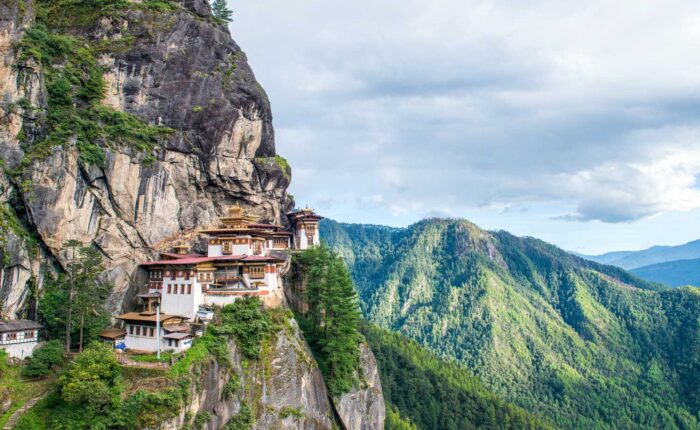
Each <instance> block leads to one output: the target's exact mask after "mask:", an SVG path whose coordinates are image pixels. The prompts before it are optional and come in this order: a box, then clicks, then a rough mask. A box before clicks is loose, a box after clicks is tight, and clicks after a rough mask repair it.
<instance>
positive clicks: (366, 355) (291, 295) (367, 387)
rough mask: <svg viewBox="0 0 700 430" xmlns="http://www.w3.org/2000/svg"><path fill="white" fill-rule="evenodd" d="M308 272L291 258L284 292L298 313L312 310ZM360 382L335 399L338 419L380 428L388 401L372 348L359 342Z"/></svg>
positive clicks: (360, 429)
mask: <svg viewBox="0 0 700 430" xmlns="http://www.w3.org/2000/svg"><path fill="white" fill-rule="evenodd" d="M306 284H307V274H306V272H305V270H304V265H303V264H302V263H301V262H300V261H299V259H296V258H292V259H291V262H290V265H289V271H288V272H287V275H286V276H285V278H284V283H283V285H284V294H285V297H286V299H287V301H288V303H289V305H290V306H291V308H292V309H293V310H294V311H295V312H298V313H302V314H304V313H306V312H308V311H309V304H308V302H307V301H306V299H305V291H306ZM359 349H360V366H359V369H358V371H357V380H358V386H357V387H355V388H353V389H352V390H351V391H350V392H348V393H345V394H343V395H342V396H340V397H335V398H333V399H332V401H333V405H334V408H335V411H336V414H337V416H338V419H339V421H340V422H341V424H342V425H343V428H345V429H346V430H381V429H383V428H384V420H385V418H386V405H385V402H384V395H383V393H382V382H381V380H380V379H379V368H378V367H377V361H376V359H375V357H374V354H373V353H372V350H371V349H370V348H369V346H368V345H367V344H366V343H360V345H359Z"/></svg>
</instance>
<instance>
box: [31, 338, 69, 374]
mask: <svg viewBox="0 0 700 430" xmlns="http://www.w3.org/2000/svg"><path fill="white" fill-rule="evenodd" d="M64 352H65V349H64V347H63V344H62V343H61V341H60V340H50V341H48V342H46V343H45V344H44V345H42V346H41V347H39V348H37V350H36V351H34V353H33V354H32V356H31V357H29V363H28V364H27V366H26V367H25V368H24V369H22V373H23V374H24V375H25V376H29V377H33V378H42V377H45V376H48V375H49V374H50V373H51V371H52V370H53V369H54V368H55V367H56V366H58V365H60V364H61V363H63V353H64Z"/></svg>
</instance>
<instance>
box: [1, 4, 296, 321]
mask: <svg viewBox="0 0 700 430" xmlns="http://www.w3.org/2000/svg"><path fill="white" fill-rule="evenodd" d="M19 1H22V2H25V1H26V4H25V6H22V7H20V3H18V2H19ZM0 12H1V13H0V100H2V101H3V103H2V105H0V153H1V154H2V157H3V160H4V165H3V166H0V169H2V171H3V175H2V176H3V178H2V181H1V182H0V185H2V189H0V203H3V204H5V205H6V206H7V207H9V209H10V210H11V211H13V212H14V216H16V217H17V218H18V219H19V220H21V221H22V224H23V227H24V230H25V232H26V233H29V234H35V235H36V238H37V239H38V244H39V245H38V251H36V250H35V251H34V252H33V255H35V257H34V258H33V259H32V261H31V262H30V261H29V259H28V258H27V259H23V261H21V262H20V264H19V265H18V264H14V265H13V266H6V267H4V270H3V278H2V283H0V299H2V300H3V302H2V303H0V306H1V307H3V308H4V309H5V312H6V313H7V314H9V315H17V314H18V313H22V312H23V310H26V308H27V300H26V299H25V298H23V297H25V296H26V294H25V291H26V289H27V285H28V284H27V281H28V280H29V279H32V278H33V279H36V280H37V282H38V285H39V286H40V285H41V280H42V273H41V270H40V266H41V263H42V262H48V263H51V264H53V265H55V264H58V265H65V256H64V254H63V252H62V250H61V245H62V244H63V243H64V242H65V241H67V240H71V239H76V240H79V241H81V242H83V243H86V244H88V243H91V244H93V245H94V246H96V247H97V248H99V249H100V250H101V251H102V253H103V255H104V256H105V265H106V268H107V270H106V272H105V273H104V276H105V278H107V279H109V280H110V281H111V282H112V283H113V284H114V292H113V295H112V297H111V299H110V303H109V306H110V308H111V309H113V310H118V309H120V308H123V307H124V306H125V305H127V304H128V303H129V302H130V297H132V296H133V292H134V291H135V289H136V288H137V287H138V285H137V284H138V279H137V276H138V273H137V266H136V264H137V263H138V262H139V261H143V260H146V259H149V258H151V257H152V256H153V253H154V251H155V250H162V249H165V248H168V247H169V246H170V245H171V244H172V242H173V241H174V240H177V239H179V238H183V237H191V236H192V233H193V232H194V230H195V229H197V228H200V227H202V226H206V225H209V224H211V223H212V222H214V221H215V220H216V219H217V218H218V216H219V215H221V214H222V213H223V211H224V209H225V208H226V207H227V206H229V205H231V204H233V203H234V202H239V203H240V204H241V205H242V206H244V207H246V208H247V209H249V210H250V211H252V212H253V213H255V214H257V215H258V216H260V217H261V219H262V220H264V221H270V222H275V223H286V221H287V220H286V218H285V216H284V213H285V212H286V211H287V210H289V209H291V208H292V206H293V202H292V201H291V200H290V199H289V197H288V196H287V193H286V189H287V187H288V186H289V181H290V177H291V172H290V171H283V168H282V167H280V165H279V164H278V163H276V162H275V161H274V158H273V157H274V156H275V141H274V131H273V127H272V114H271V110H270V104H269V102H268V100H267V96H266V95H265V92H264V91H263V89H262V88H261V86H260V85H259V84H258V82H257V81H256V79H255V76H254V75H253V72H252V71H251V69H250V67H249V66H248V64H247V61H246V56H245V54H244V53H243V52H242V51H241V49H240V48H239V47H238V45H236V43H235V42H234V41H233V40H232V39H231V36H230V35H229V33H228V30H227V29H226V27H225V26H222V25H218V24H216V23H215V22H213V20H212V19H211V12H210V9H209V5H208V3H207V2H205V1H201V0H186V1H184V2H183V3H180V7H177V8H175V10H173V11H169V12H164V11H152V10H147V9H137V10H129V11H127V12H125V13H123V14H121V15H120V16H119V17H117V18H114V17H111V18H102V19H99V20H97V21H96V22H94V23H91V24H89V26H88V27H82V28H74V27H66V28H64V29H61V32H64V33H66V32H68V33H71V34H73V35H74V36H78V37H81V38H84V39H87V40H92V41H102V42H105V41H108V42H109V43H108V45H109V46H114V47H117V46H118V47H119V49H116V48H115V49H113V50H112V51H110V52H107V53H105V54H102V55H101V56H100V57H99V58H98V61H99V63H100V64H101V65H103V66H104V70H105V73H104V78H105V83H106V92H105V95H104V99H103V100H102V103H103V104H104V105H106V106H110V107H112V108H114V109H116V110H119V111H123V112H127V113H131V114H134V115H136V116H137V117H139V118H140V119H142V120H143V121H144V122H146V123H148V124H151V125H163V126H167V127H169V128H171V129H173V132H172V133H169V134H167V135H165V136H164V138H163V141H162V147H160V148H159V149H157V150H156V158H157V160H156V161H155V162H154V163H152V164H148V165H146V164H144V163H143V159H144V156H143V155H142V154H139V153H136V152H134V151H133V150H132V149H130V148H128V147H124V146H123V145H118V144H115V143H114V142H100V143H101V146H103V147H104V148H105V154H106V163H105V165H104V167H97V166H93V165H85V164H83V163H81V162H80V161H79V156H78V152H77V150H76V148H75V146H74V145H72V143H71V142H68V144H67V145H65V146H60V147H55V148H53V150H52V151H51V153H50V154H49V155H48V156H46V157H44V158H43V159H42V160H41V161H40V162H36V163H34V164H33V165H32V166H31V168H30V169H25V170H24V172H23V174H22V175H21V176H19V177H18V176H17V175H14V176H12V177H10V176H9V175H8V174H6V173H5V172H7V171H8V170H10V169H12V168H13V167H15V166H16V165H17V164H18V163H19V160H21V159H22V156H23V155H24V150H23V147H22V146H21V145H19V143H18V141H17V139H16V136H17V134H18V133H19V131H20V130H21V128H22V126H23V125H24V127H25V129H27V128H29V129H33V130H36V136H35V137H40V136H41V120H40V118H41V112H39V113H38V114H37V113H28V112H22V111H21V110H20V111H17V109H12V108H11V106H12V105H13V104H16V102H18V101H19V100H21V99H23V98H24V99H26V100H29V101H30V102H31V104H32V105H33V106H38V107H40V108H43V109H45V108H46V91H45V88H44V83H43V82H44V81H43V75H42V70H41V67H40V66H39V65H36V64H31V63H30V64H29V66H31V67H22V68H19V69H18V68H17V58H18V53H17V52H15V51H14V50H13V44H14V43H15V42H16V41H17V40H19V39H20V38H21V37H22V33H23V29H24V28H26V27H27V26H29V25H31V24H32V22H33V13H34V12H33V10H32V8H31V2H29V1H27V0H1V1H0ZM125 41H128V42H125ZM40 110H41V109H40ZM40 110H39V111H40ZM15 230H16V229H15ZM5 234H6V235H7V236H8V238H9V240H8V242H10V243H11V244H12V250H10V249H7V248H6V247H4V248H3V250H5V249H7V251H11V252H5V251H3V254H7V253H11V254H13V255H20V256H21V255H24V254H29V252H28V251H27V249H28V244H27V243H26V240H25V239H23V238H22V237H21V236H22V235H21V234H20V233H18V232H17V231H6V233H5ZM23 248H24V250H23ZM17 267H20V268H21V270H20V269H18V268H17ZM18 270H19V271H18ZM10 298H12V300H10Z"/></svg>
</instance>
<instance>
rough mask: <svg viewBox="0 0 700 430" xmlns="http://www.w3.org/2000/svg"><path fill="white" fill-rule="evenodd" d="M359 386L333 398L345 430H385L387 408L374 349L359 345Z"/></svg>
mask: <svg viewBox="0 0 700 430" xmlns="http://www.w3.org/2000/svg"><path fill="white" fill-rule="evenodd" d="M360 373H361V375H358V378H359V380H360V387H359V388H355V389H353V390H352V391H351V392H349V393H346V394H343V395H342V396H340V397H339V398H335V399H333V403H334V404H335V408H336V411H337V412H338V416H339V417H340V420H341V421H342V423H343V425H344V427H345V429H346V430H382V429H383V428H384V419H385V418H386V405H385V404H384V395H383V394H382V382H381V380H380V379H379V368H378V367H377V361H376V359H375V358H374V354H373V353H372V350H371V349H369V346H368V345H367V344H366V343H361V344H360Z"/></svg>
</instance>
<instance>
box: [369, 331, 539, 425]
mask: <svg viewBox="0 0 700 430" xmlns="http://www.w3.org/2000/svg"><path fill="white" fill-rule="evenodd" d="M362 333H363V334H364V335H365V339H367V343H368V344H369V346H370V347H371V348H372V351H373V352H374V355H375V357H376V358H377V364H378V365H379V375H380V376H381V379H382V390H383V392H384V399H385V400H386V402H387V404H388V417H389V420H388V422H387V426H386V428H387V429H391V430H394V429H396V430H398V429H402V428H406V429H410V428H411V427H410V425H411V424H413V425H415V427H414V428H419V429H426V430H427V429H436V430H437V429H449V430H468V429H496V428H499V429H549V428H552V427H551V426H550V425H548V424H546V423H545V422H544V421H543V420H541V419H538V418H536V417H534V416H532V415H530V414H528V413H527V412H525V411H524V410H522V409H520V408H518V407H517V406H513V405H512V404H508V403H506V402H505V401H503V400H502V399H501V398H499V397H498V396H497V395H496V394H494V393H493V392H491V391H489V390H488V389H487V388H486V387H485V386H484V385H483V384H482V383H481V381H479V379H478V378H476V377H475V376H473V375H472V374H471V373H470V372H469V371H468V370H467V369H465V368H464V367H463V366H460V365H458V364H456V363H452V362H445V361H443V360H440V359H438V358H437V357H436V356H435V355H434V354H432V353H430V352H429V351H427V350H426V349H424V348H422V347H421V346H420V345H418V344H417V343H415V342H413V341H410V340H408V339H406V338H405V337H403V336H401V335H399V334H396V333H391V332H388V331H386V330H382V329H380V328H378V327H376V326H373V325H371V324H368V323H366V324H364V325H363V327H362ZM397 414H398V415H399V416H398V417H397V416H396V415H397ZM405 418H408V419H409V420H410V423H408V422H407V421H406V420H405Z"/></svg>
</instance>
